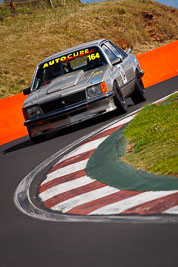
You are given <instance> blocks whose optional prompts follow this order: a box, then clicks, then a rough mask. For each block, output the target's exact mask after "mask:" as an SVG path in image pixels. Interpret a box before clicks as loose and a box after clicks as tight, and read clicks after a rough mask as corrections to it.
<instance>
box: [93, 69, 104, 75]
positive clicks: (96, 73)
mask: <svg viewBox="0 0 178 267" xmlns="http://www.w3.org/2000/svg"><path fill="white" fill-rule="evenodd" d="M100 73H103V71H102V70H100V71H96V72H93V73H92V76H95V75H98V74H100Z"/></svg>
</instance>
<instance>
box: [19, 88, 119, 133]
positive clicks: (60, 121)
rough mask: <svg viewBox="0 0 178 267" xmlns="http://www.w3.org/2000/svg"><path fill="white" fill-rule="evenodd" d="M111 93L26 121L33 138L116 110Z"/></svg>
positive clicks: (112, 93)
mask: <svg viewBox="0 0 178 267" xmlns="http://www.w3.org/2000/svg"><path fill="white" fill-rule="evenodd" d="M113 96H114V92H113V91H111V92H109V93H107V94H105V95H101V96H98V97H97V98H94V99H91V100H88V101H85V102H82V103H79V104H77V105H73V106H71V107H67V108H65V109H62V110H57V111H55V112H51V113H49V114H45V115H42V116H40V117H38V118H35V119H31V120H27V121H25V123H24V125H25V126H27V128H28V130H29V132H30V135H31V136H32V137H34V136H38V135H43V134H45V133H48V132H51V131H54V130H57V129H62V128H65V127H68V126H71V125H74V124H77V123H79V122H82V121H85V120H88V119H90V118H93V117H96V116H99V115H101V114H104V113H106V112H109V111H112V110H114V109H116V106H115V104H114V101H113Z"/></svg>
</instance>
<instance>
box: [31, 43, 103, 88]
mask: <svg viewBox="0 0 178 267" xmlns="http://www.w3.org/2000/svg"><path fill="white" fill-rule="evenodd" d="M106 64H107V63H106V60H105V58H104V56H103V55H102V52H101V51H100V50H99V48H98V47H90V48H86V49H82V50H78V51H75V52H71V53H70V54H66V55H63V56H60V57H57V58H55V59H52V60H50V61H47V62H45V63H43V64H41V65H40V67H39V69H38V72H37V74H36V78H35V82H34V86H33V88H34V89H38V88H40V87H41V86H45V85H46V84H49V83H50V82H51V81H52V80H53V79H55V78H57V77H60V76H62V75H65V74H68V73H71V72H74V71H79V70H83V71H84V72H85V71H88V70H91V69H94V68H97V67H100V66H104V65H106Z"/></svg>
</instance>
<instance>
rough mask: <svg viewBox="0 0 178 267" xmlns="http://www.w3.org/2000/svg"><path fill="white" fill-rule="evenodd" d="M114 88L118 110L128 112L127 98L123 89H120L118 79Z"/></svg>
mask: <svg viewBox="0 0 178 267" xmlns="http://www.w3.org/2000/svg"><path fill="white" fill-rule="evenodd" d="M113 90H114V92H115V95H114V104H115V105H116V107H117V110H118V112H119V113H120V114H122V113H126V112H127V105H126V102H125V98H124V96H123V94H122V92H121V90H120V89H119V86H118V84H117V82H116V81H115V82H114V84H113Z"/></svg>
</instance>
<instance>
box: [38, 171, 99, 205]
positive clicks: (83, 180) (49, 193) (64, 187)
mask: <svg viewBox="0 0 178 267" xmlns="http://www.w3.org/2000/svg"><path fill="white" fill-rule="evenodd" d="M94 181H96V180H94V179H92V178H90V177H88V176H83V177H80V178H78V179H75V180H72V181H69V182H66V183H62V184H59V185H56V186H53V187H52V188H49V189H47V190H46V191H44V192H42V193H41V194H39V196H40V198H41V200H42V201H46V200H47V199H50V198H52V197H54V196H56V195H59V194H62V193H64V192H67V191H69V190H72V189H76V188H78V187H81V186H83V185H87V184H90V183H92V182H94Z"/></svg>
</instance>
